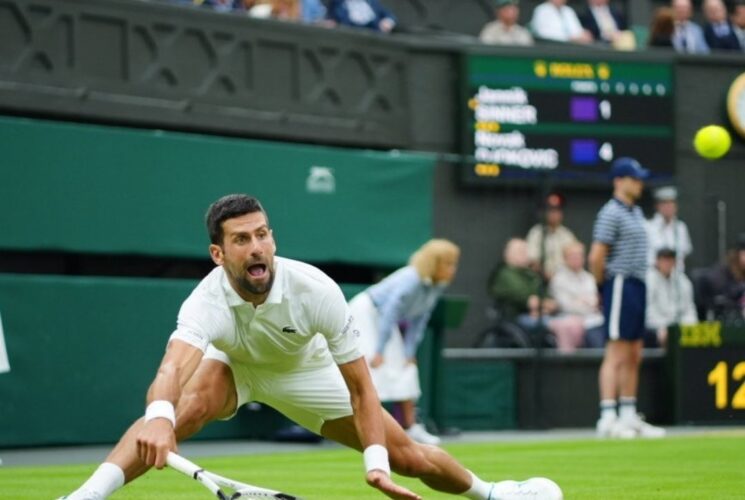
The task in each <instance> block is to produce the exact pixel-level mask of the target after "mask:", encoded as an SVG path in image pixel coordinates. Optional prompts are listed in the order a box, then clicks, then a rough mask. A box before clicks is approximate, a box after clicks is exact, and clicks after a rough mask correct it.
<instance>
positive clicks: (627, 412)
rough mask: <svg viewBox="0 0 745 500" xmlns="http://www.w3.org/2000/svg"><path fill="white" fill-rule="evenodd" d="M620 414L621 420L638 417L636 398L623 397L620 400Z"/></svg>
mask: <svg viewBox="0 0 745 500" xmlns="http://www.w3.org/2000/svg"><path fill="white" fill-rule="evenodd" d="M618 416H619V417H620V418H621V420H633V419H635V418H636V398H629V397H623V396H622V397H621V398H619V400H618Z"/></svg>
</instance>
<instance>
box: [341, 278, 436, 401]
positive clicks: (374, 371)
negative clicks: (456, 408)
mask: <svg viewBox="0 0 745 500" xmlns="http://www.w3.org/2000/svg"><path fill="white" fill-rule="evenodd" d="M349 309H350V310H351V311H352V316H354V319H355V321H356V322H357V327H358V328H359V330H360V332H362V335H360V351H362V354H363V355H364V356H365V359H366V360H367V362H368V366H369V363H370V361H371V360H372V358H373V356H375V351H376V350H377V345H378V337H379V336H380V333H379V332H380V330H379V328H378V324H379V322H380V320H379V318H380V314H379V313H378V309H377V308H376V307H375V304H373V301H372V299H370V296H369V295H368V294H367V293H365V292H362V293H360V294H358V295H356V296H355V297H354V298H353V299H352V300H351V301H350V302H349ZM370 375H371V376H372V380H373V384H375V389H376V390H377V391H378V397H379V398H380V400H381V401H389V402H390V401H415V400H417V399H419V396H421V394H422V390H421V388H420V386H419V368H417V365H416V364H412V363H409V361H408V359H407V358H406V353H405V351H404V341H403V337H402V336H401V332H400V331H399V329H398V327H397V326H394V327H393V332H392V333H391V336H390V337H389V339H388V343H386V345H385V347H384V348H383V364H382V365H380V366H379V367H377V368H372V367H370Z"/></svg>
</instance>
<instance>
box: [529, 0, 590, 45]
mask: <svg viewBox="0 0 745 500" xmlns="http://www.w3.org/2000/svg"><path fill="white" fill-rule="evenodd" d="M530 29H531V30H532V31H533V34H534V35H535V36H536V37H538V38H542V39H544V40H553V41H556V42H572V43H592V35H591V34H590V33H589V32H588V31H587V30H585V29H584V28H582V24H580V22H579V19H578V18H577V14H576V13H575V12H574V9H572V8H571V7H569V6H568V5H567V4H566V0H546V1H545V2H543V3H542V4H540V5H538V6H537V7H536V8H535V10H533V17H532V19H531V20H530Z"/></svg>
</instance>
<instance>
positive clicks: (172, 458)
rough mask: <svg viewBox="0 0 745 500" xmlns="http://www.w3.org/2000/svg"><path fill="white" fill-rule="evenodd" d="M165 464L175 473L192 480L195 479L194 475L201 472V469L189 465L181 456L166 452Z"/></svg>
mask: <svg viewBox="0 0 745 500" xmlns="http://www.w3.org/2000/svg"><path fill="white" fill-rule="evenodd" d="M166 463H167V464H168V466H169V467H172V468H174V469H176V470H177V471H179V472H182V473H184V474H186V475H187V476H191V477H193V478H194V479H196V473H197V472H199V471H201V470H202V468H201V467H199V466H198V465H197V464H194V463H191V462H190V461H188V460H187V459H185V458H184V457H182V456H181V455H177V454H175V453H174V452H172V451H169V452H168V457H167V458H166Z"/></svg>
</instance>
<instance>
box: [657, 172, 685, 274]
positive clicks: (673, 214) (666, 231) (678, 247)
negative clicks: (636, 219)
mask: <svg viewBox="0 0 745 500" xmlns="http://www.w3.org/2000/svg"><path fill="white" fill-rule="evenodd" d="M654 199H655V214H654V215H653V216H652V218H651V219H649V220H648V221H647V239H648V240H649V251H648V253H647V264H648V265H649V267H652V266H654V264H655V262H656V260H657V251H658V250H660V249H662V248H670V249H672V250H675V254H676V255H677V256H678V257H677V258H678V262H677V264H676V268H677V270H678V271H680V272H685V259H686V257H688V256H689V255H691V253H692V252H693V244H692V243H691V236H690V234H689V233H688V225H687V224H686V223H685V222H683V221H682V220H680V219H679V218H678V190H677V189H676V188H675V187H673V186H664V187H661V188H658V189H656V190H655V192H654Z"/></svg>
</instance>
